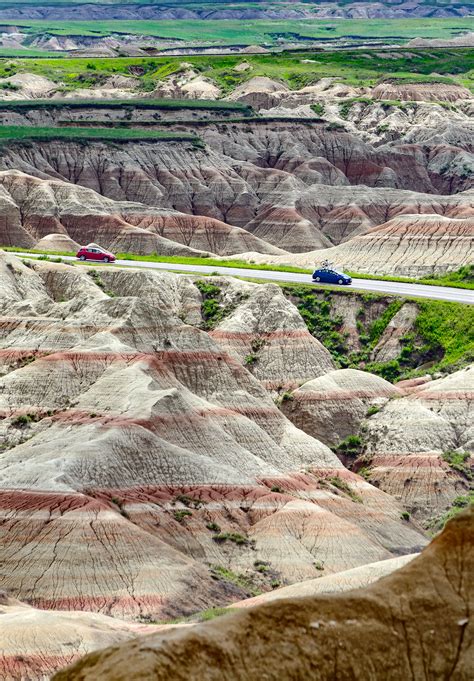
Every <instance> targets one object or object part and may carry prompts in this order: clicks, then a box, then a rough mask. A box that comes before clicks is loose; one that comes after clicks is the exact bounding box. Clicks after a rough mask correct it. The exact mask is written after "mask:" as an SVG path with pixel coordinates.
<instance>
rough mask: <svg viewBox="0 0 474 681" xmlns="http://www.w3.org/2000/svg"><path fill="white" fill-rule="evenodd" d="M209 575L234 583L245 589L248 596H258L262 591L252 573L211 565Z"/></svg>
mask: <svg viewBox="0 0 474 681" xmlns="http://www.w3.org/2000/svg"><path fill="white" fill-rule="evenodd" d="M211 576H214V578H216V579H222V580H224V581H225V582H230V584H235V586H238V587H240V588H241V589H244V590H245V591H247V593H248V594H249V595H250V596H258V595H259V594H261V593H262V590H261V589H260V588H259V587H258V586H257V585H256V583H255V580H254V578H253V577H252V575H244V574H241V573H238V572H234V571H233V570H230V569H229V568H226V567H224V566H222V565H213V566H212V567H211Z"/></svg>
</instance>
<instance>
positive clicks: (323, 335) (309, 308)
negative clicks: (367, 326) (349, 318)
mask: <svg viewBox="0 0 474 681" xmlns="http://www.w3.org/2000/svg"><path fill="white" fill-rule="evenodd" d="M283 291H284V292H285V294H286V295H287V296H288V297H289V298H290V300H292V301H293V302H294V303H295V305H296V306H297V308H298V311H299V313H300V314H301V316H302V317H303V319H304V321H305V323H306V326H307V328H308V331H309V332H310V333H311V334H312V335H313V336H314V337H315V338H317V339H318V340H319V341H321V343H323V345H324V346H325V347H326V348H327V349H328V350H329V352H330V353H331V355H332V356H333V359H334V360H335V361H336V363H337V364H338V365H339V366H342V367H344V366H347V365H348V361H347V355H348V347H347V341H346V336H344V335H343V334H342V333H341V332H340V329H341V327H342V324H343V320H342V317H332V316H331V303H330V301H329V300H320V299H319V298H318V297H317V296H316V295H315V294H314V292H313V291H312V290H311V289H307V288H305V287H304V286H287V285H285V286H283Z"/></svg>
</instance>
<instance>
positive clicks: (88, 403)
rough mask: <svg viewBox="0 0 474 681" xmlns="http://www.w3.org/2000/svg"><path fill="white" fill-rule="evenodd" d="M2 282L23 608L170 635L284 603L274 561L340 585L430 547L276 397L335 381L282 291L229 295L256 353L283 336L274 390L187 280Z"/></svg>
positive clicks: (15, 548)
mask: <svg viewBox="0 0 474 681" xmlns="http://www.w3.org/2000/svg"><path fill="white" fill-rule="evenodd" d="M0 264H1V267H2V270H1V274H0V285H1V288H0V311H1V314H2V317H1V318H0V328H2V351H1V356H0V358H1V366H2V372H3V377H2V379H1V398H0V400H1V401H0V410H1V416H2V419H1V421H0V436H1V438H2V442H3V443H4V445H3V451H2V453H1V456H0V487H1V495H0V496H1V502H0V503H1V508H2V516H3V519H4V522H3V523H2V526H1V527H2V541H1V546H2V549H1V564H2V580H3V581H4V583H5V585H6V586H7V588H8V589H9V590H10V592H11V593H12V595H13V596H15V597H19V598H23V599H25V598H26V599H27V600H28V601H29V602H30V603H32V604H33V605H36V606H39V607H42V608H51V609H64V608H66V609H68V608H69V609H82V610H94V611H100V612H103V613H108V614H114V615H117V616H123V617H127V618H132V619H141V620H147V619H158V618H163V617H170V616H173V615H176V614H182V613H190V612H196V611H198V610H202V609H205V608H206V607H209V605H219V604H223V603H228V602H230V601H232V600H238V599H241V598H242V597H243V596H245V594H246V593H249V589H250V588H251V587H250V586H249V585H251V584H254V583H257V584H258V585H259V588H260V587H261V588H263V589H270V587H271V583H270V580H267V581H265V579H264V578H263V577H261V573H260V572H259V571H258V570H257V567H258V565H259V562H258V561H264V562H265V563H268V564H269V565H270V566H271V575H272V580H271V581H274V582H276V583H290V582H293V581H298V580H301V579H307V578H309V577H316V576H317V575H318V574H319V569H318V567H319V563H320V562H321V563H322V564H323V565H324V569H325V570H326V571H327V573H328V574H329V573H331V572H334V571H337V570H341V569H348V568H351V567H354V566H357V565H362V564H364V563H368V562H374V561H377V560H381V559H384V558H389V557H390V556H391V555H393V554H394V553H400V552H402V553H406V552H410V551H413V550H416V549H417V548H418V547H419V546H420V545H422V544H423V543H424V539H423V537H422V535H420V533H419V532H418V531H417V530H416V528H415V527H414V526H412V525H410V524H409V523H404V522H402V521H400V512H401V507H400V506H399V505H398V504H397V503H396V502H394V501H393V500H392V499H391V497H390V496H388V495H387V494H384V493H383V492H381V491H379V490H377V489H376V488H375V487H373V486H371V485H370V484H368V483H367V482H366V481H364V480H363V479H361V478H360V477H358V476H357V475H355V474H354V473H351V472H349V471H347V470H346V469H345V468H344V467H343V466H342V464H341V463H340V461H339V460H338V458H337V457H336V456H335V454H334V453H333V452H332V451H331V450H330V449H329V448H328V447H327V446H326V445H324V444H323V443H321V442H320V441H319V440H317V439H315V438H313V437H311V436H310V435H308V434H306V433H304V432H303V431H301V430H299V429H298V428H296V427H295V426H294V425H293V424H292V423H291V422H290V421H288V420H287V418H286V417H285V416H284V415H283V414H282V413H281V412H280V411H279V409H278V408H277V407H276V405H275V403H274V402H273V399H272V398H271V396H270V395H269V393H268V392H267V390H266V389H265V383H266V382H267V381H268V380H270V379H271V380H274V379H275V376H278V378H279V379H280V378H281V376H283V369H282V368H281V367H285V369H286V371H287V374H288V376H290V377H291V376H294V377H297V378H298V379H300V378H301V377H303V378H304V379H306V380H308V379H309V378H310V377H311V376H315V375H316V376H317V375H321V374H322V373H324V371H326V370H327V369H330V370H331V369H332V363H331V360H330V358H329V355H328V353H327V352H326V351H325V350H324V348H322V346H321V345H320V344H319V343H317V342H315V341H314V339H313V338H312V337H311V336H310V334H309V333H308V332H305V331H304V323H303V320H302V319H301V317H300V316H299V314H298V313H297V311H296V309H295V308H294V307H293V305H292V304H291V303H290V302H288V301H286V300H285V299H284V297H283V295H282V294H281V292H280V291H279V290H278V289H277V288H276V287H274V286H259V285H250V284H242V291H241V293H244V294H245V295H244V296H243V297H242V296H241V300H240V303H239V302H238V301H237V299H238V296H237V295H236V292H235V290H233V288H232V287H234V288H235V287H237V286H239V284H238V283H233V284H232V285H229V290H228V291H226V290H225V287H224V285H223V286H222V288H223V290H224V293H223V295H224V296H226V295H227V296H229V297H230V298H232V296H234V298H235V301H234V302H235V307H236V308H237V309H234V308H232V311H231V312H230V313H229V314H230V315H233V316H234V318H235V316H236V315H238V308H239V305H242V308H243V309H242V318H245V319H248V320H249V321H248V326H247V327H245V325H244V327H243V328H244V329H245V328H247V329H248V333H249V334H250V337H252V338H253V336H254V335H255V334H256V333H257V336H258V335H260V334H263V335H264V336H265V334H267V340H268V347H267V345H265V346H263V347H265V348H267V351H268V353H269V354H268V359H266V357H265V355H263V354H262V357H261V358H260V360H259V362H261V364H262V365H265V364H268V370H267V372H265V370H264V368H262V369H261V372H262V373H261V375H258V376H254V375H252V373H251V372H250V371H248V369H247V368H246V366H247V365H246V363H245V361H243V362H242V358H241V354H240V355H239V354H238V353H237V352H236V351H235V350H233V351H232V352H231V348H227V347H224V346H223V345H222V346H221V345H220V342H219V339H218V338H213V337H212V334H210V333H207V332H205V331H204V330H202V328H201V327H203V326H205V321H204V320H203V317H202V311H201V305H202V295H201V292H200V290H199V289H198V288H197V287H196V286H195V285H194V284H193V282H192V281H191V280H190V279H188V278H185V277H178V276H176V275H172V274H158V273H141V272H130V271H121V270H117V269H114V268H110V269H108V270H107V271H104V270H100V271H97V272H95V273H94V272H92V275H90V274H88V273H87V271H86V270H79V269H76V268H74V267H71V266H68V265H52V264H50V263H34V264H31V265H30V266H26V265H25V264H23V263H22V262H21V261H20V260H18V259H16V258H14V257H12V256H9V255H2V257H1V260H0ZM262 291H263V293H262ZM266 308H268V314H267V315H266V312H267V310H266ZM259 310H260V314H258V311H259ZM270 311H273V313H272V314H270V313H269V312H270ZM276 313H278V318H279V323H280V325H281V329H282V332H283V335H282V333H280V334H279V335H278V334H277V335H276V336H275V337H273V336H272V334H275V328H274V323H275V322H274V317H275V314H276ZM252 315H253V316H254V317H255V318H258V324H257V325H256V322H255V321H253V320H252V319H253V317H252ZM231 319H232V316H229V320H231ZM216 330H217V329H216ZM295 331H297V332H298V334H297V337H298V352H295V349H294V347H293V338H294V335H295ZM285 333H286V334H287V338H288V342H287V343H285ZM223 342H224V341H223ZM273 343H275V346H274V348H273V350H272V344H273ZM302 354H304V355H306V359H305V361H304V362H301V360H300V359H299V355H302ZM276 363H278V364H279V365H280V368H279V369H278V371H276V369H274V368H272V365H273V364H276ZM277 368H278V367H277ZM278 372H279V373H278ZM262 383H263V385H262ZM316 564H317V565H318V567H317V566H316ZM222 567H225V568H226V569H230V570H232V571H234V572H235V573H236V574H244V575H246V580H247V581H242V580H240V581H237V583H236V580H235V579H234V580H232V579H228V574H227V573H223V572H222V570H221V569H220V568H222ZM226 574H227V577H226Z"/></svg>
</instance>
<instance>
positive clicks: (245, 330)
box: [206, 277, 334, 394]
mask: <svg viewBox="0 0 474 681" xmlns="http://www.w3.org/2000/svg"><path fill="white" fill-rule="evenodd" d="M206 281H210V282H212V283H213V284H214V283H215V284H217V286H218V287H221V291H222V294H223V295H222V297H223V300H222V304H223V306H224V308H223V309H224V310H228V311H229V313H228V314H227V316H225V318H224V319H223V320H222V321H220V322H219V323H218V324H217V326H216V327H215V328H214V329H213V330H212V331H211V332H210V335H211V337H212V338H213V339H214V340H215V341H217V342H218V343H219V345H220V346H221V347H222V348H223V349H224V350H225V351H226V352H228V353H229V355H231V356H232V357H234V358H235V359H236V360H237V361H239V362H240V363H242V364H243V365H244V366H246V367H247V368H248V370H249V371H250V372H251V373H252V374H253V376H255V378H256V379H258V380H259V381H260V382H261V383H262V384H263V385H264V386H265V387H266V388H267V389H269V390H272V391H276V393H277V394H278V393H281V392H282V391H283V390H288V389H290V388H294V387H296V386H297V385H299V384H300V383H301V382H302V381H305V379H307V378H308V377H313V376H320V375H322V374H325V373H326V372H328V371H331V370H332V369H333V368H334V364H333V361H332V359H331V355H330V354H329V352H328V351H327V350H326V348H324V346H323V345H322V344H321V343H320V342H319V341H317V340H316V339H315V338H313V337H312V336H311V335H309V334H308V329H307V327H306V324H305V323H304V321H303V319H302V318H301V316H300V314H299V312H298V311H297V309H296V308H295V307H293V306H291V307H290V306H288V303H287V301H286V299H285V298H284V296H283V295H282V292H281V288H280V287H279V286H277V285H276V284H270V285H269V286H265V287H262V286H255V285H254V284H243V283H241V282H238V283H237V282H236V281H235V280H233V279H230V278H227V277H222V278H219V279H215V278H210V279H209V280H207V279H206Z"/></svg>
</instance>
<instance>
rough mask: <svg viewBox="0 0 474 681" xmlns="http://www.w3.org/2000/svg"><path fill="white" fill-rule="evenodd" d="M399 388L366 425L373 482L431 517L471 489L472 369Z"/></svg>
mask: <svg viewBox="0 0 474 681" xmlns="http://www.w3.org/2000/svg"><path fill="white" fill-rule="evenodd" d="M401 388H402V389H404V390H405V391H406V392H408V393H409V394H408V395H407V396H406V397H403V398H402V399H397V400H393V401H391V402H389V403H388V404H387V405H386V406H385V407H384V408H383V409H382V410H381V411H380V412H379V413H378V414H375V415H374V416H372V417H371V418H370V419H369V420H368V422H367V451H366V458H367V459H368V460H369V461H370V476H369V479H370V481H371V482H373V483H374V484H376V485H377V486H378V487H380V489H383V490H385V491H386V492H388V493H389V494H391V495H393V496H394V497H395V498H397V499H399V500H400V501H402V502H403V504H404V505H405V506H406V507H407V508H408V509H409V510H410V511H412V512H414V513H415V514H418V516H419V517H421V518H429V517H431V516H433V515H437V514H439V513H441V512H443V511H445V510H446V508H449V507H450V505H451V503H452V502H453V500H454V499H455V498H456V497H457V496H463V495H466V494H467V493H468V491H469V489H471V487H472V467H473V463H474V462H473V454H474V430H473V426H472V424H473V422H474V411H473V403H474V402H473V398H474V369H473V367H472V366H471V367H468V368H466V369H463V370H461V371H457V372H455V373H453V374H451V375H449V376H446V377H445V378H441V379H438V380H434V381H425V382H422V383H421V382H420V384H418V385H417V381H415V382H408V384H407V385H406V386H405V385H404V384H403V382H402V385H401ZM456 455H457V456H456ZM452 464H454V465H452ZM459 464H460V465H459Z"/></svg>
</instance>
